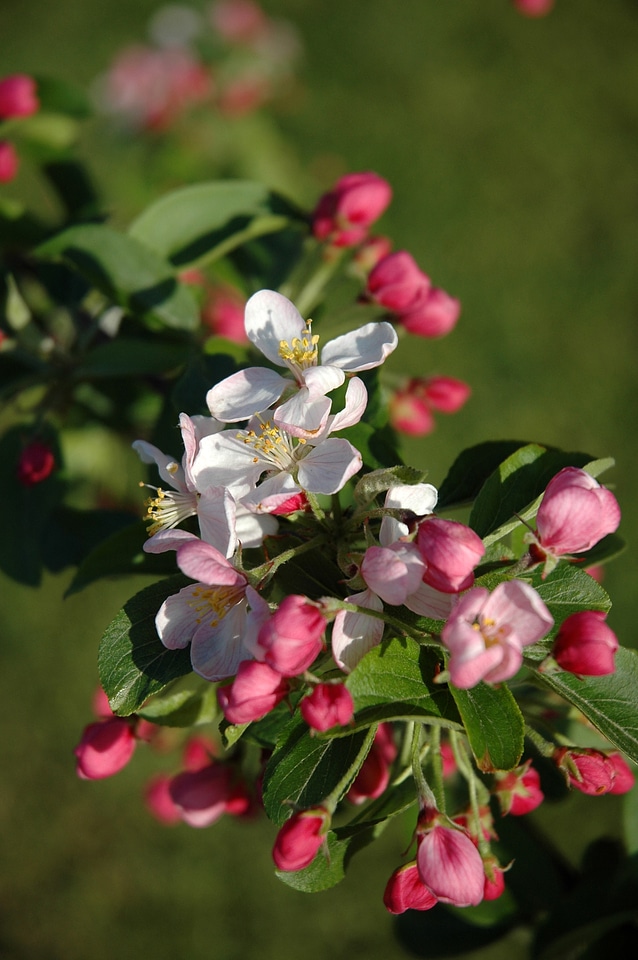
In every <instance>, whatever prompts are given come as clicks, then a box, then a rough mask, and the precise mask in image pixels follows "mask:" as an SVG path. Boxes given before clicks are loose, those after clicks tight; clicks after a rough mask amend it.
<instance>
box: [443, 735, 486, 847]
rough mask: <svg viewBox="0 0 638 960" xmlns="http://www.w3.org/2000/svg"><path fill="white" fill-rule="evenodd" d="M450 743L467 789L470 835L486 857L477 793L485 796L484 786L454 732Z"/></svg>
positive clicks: (479, 800) (479, 799)
mask: <svg viewBox="0 0 638 960" xmlns="http://www.w3.org/2000/svg"><path fill="white" fill-rule="evenodd" d="M450 743H451V744H452V751H453V753H454V759H455V760H456V764H457V766H458V768H459V772H460V773H461V775H462V776H463V777H464V779H465V781H466V782H467V788H468V792H469V795H470V808H471V810H472V819H473V820H474V830H473V831H472V833H473V834H474V836H475V837H476V838H477V840H478V847H479V851H480V852H481V854H483V855H485V856H487V855H488V854H489V852H490V845H489V842H488V841H487V840H486V839H485V837H484V836H483V827H482V824H481V797H480V796H479V793H482V794H486V790H485V787H484V785H483V784H482V783H481V782H480V780H479V779H478V778H477V776H476V774H475V772H474V769H473V767H472V765H471V764H470V762H469V760H468V758H467V753H466V752H465V745H464V743H463V742H462V741H461V739H460V737H459V734H458V733H457V732H456V730H451V731H450ZM484 800H485V802H486V803H487V801H488V797H484Z"/></svg>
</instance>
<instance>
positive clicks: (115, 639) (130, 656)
mask: <svg viewBox="0 0 638 960" xmlns="http://www.w3.org/2000/svg"><path fill="white" fill-rule="evenodd" d="M188 582H189V581H188V580H187V579H186V578H185V577H182V576H176V577H170V578H169V579H168V580H161V581H160V582H159V583H155V584H153V585H152V586H150V587H147V588H146V589H145V590H142V591H141V592H140V593H136V594H135V596H134V597H131V599H130V600H129V601H128V602H127V603H125V604H124V607H123V608H122V610H120V612H119V613H118V614H117V616H116V617H115V619H114V620H112V621H111V623H110V624H109V626H108V627H107V628H106V632H105V633H104V636H103V637H102V641H101V643H100V650H99V654H98V668H99V674H100V683H101V684H102V686H103V688H104V691H105V692H106V695H107V696H108V698H109V703H110V705H111V709H112V710H113V711H114V712H115V713H117V714H118V715H119V716H122V717H126V716H129V714H131V713H135V711H136V710H139V708H140V707H141V706H142V705H143V704H144V703H145V701H146V700H147V699H148V698H149V697H150V696H152V695H153V694H155V693H159V691H160V690H162V689H163V688H164V687H165V686H166V685H167V684H168V683H170V682H171V681H172V680H177V678H178V677H183V676H185V675H186V674H187V673H190V672H191V669H192V668H191V660H190V649H189V648H188V647H186V648H184V649H183V650H168V649H167V648H166V647H165V646H164V645H163V644H162V641H161V640H160V638H159V636H158V634H157V630H156V629H155V617H156V615H157V611H158V610H159V608H160V607H161V605H162V603H163V602H164V600H166V598H167V597H170V596H171V595H172V594H174V593H178V592H179V590H180V589H181V588H182V587H183V586H185V585H186V583H188Z"/></svg>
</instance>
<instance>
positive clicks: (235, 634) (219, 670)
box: [191, 600, 252, 681]
mask: <svg viewBox="0 0 638 960" xmlns="http://www.w3.org/2000/svg"><path fill="white" fill-rule="evenodd" d="M245 626H246V603H245V601H243V600H242V601H241V602H240V603H237V604H235V606H234V607H232V608H231V609H230V610H229V611H228V613H227V614H226V616H224V617H222V619H221V620H220V621H219V623H218V624H217V626H215V627H211V626H210V625H208V624H201V625H200V626H199V627H198V628H197V631H196V633H195V634H194V636H193V642H192V644H191V663H192V665H193V670H195V672H196V673H198V674H199V675H200V676H201V677H204V678H205V679H206V680H211V681H214V680H223V679H224V678H225V677H232V676H234V675H235V674H236V673H237V670H238V669H239V664H240V663H241V662H242V660H251V659H252V657H251V655H250V651H249V650H247V649H246V646H245V645H244V639H243V638H244V630H245Z"/></svg>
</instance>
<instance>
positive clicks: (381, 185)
mask: <svg viewBox="0 0 638 960" xmlns="http://www.w3.org/2000/svg"><path fill="white" fill-rule="evenodd" d="M391 199H392V189H391V187H390V184H389V183H388V182H387V180H384V179H383V178H382V177H379V176H378V175H377V174H376V173H370V172H366V173H349V174H346V176H344V177H341V179H340V180H338V181H337V183H336V184H335V185H334V187H333V188H332V190H330V191H329V192H328V193H324V195H323V196H322V197H321V198H320V200H319V203H318V204H317V207H316V208H315V211H314V213H313V215H312V232H313V233H314V235H315V237H316V238H317V240H324V241H325V240H327V241H329V242H330V243H332V244H333V245H334V246H336V247H352V246H356V245H357V244H358V243H361V241H362V240H364V239H365V237H366V235H367V232H368V228H369V227H370V226H371V225H372V224H373V223H374V222H375V220H377V219H378V218H379V217H380V216H381V214H382V213H383V212H384V211H385V209H386V207H387V206H388V204H389V203H390V200H391Z"/></svg>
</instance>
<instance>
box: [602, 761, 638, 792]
mask: <svg viewBox="0 0 638 960" xmlns="http://www.w3.org/2000/svg"><path fill="white" fill-rule="evenodd" d="M607 759H608V760H609V762H610V764H611V765H612V767H613V768H614V779H613V783H612V787H611V790H610V791H609V792H610V793H616V794H622V793H629V791H630V790H631V789H632V788H633V785H634V783H635V782H636V778H635V776H634V772H633V770H632V769H631V767H630V766H629V764H628V763H627V761H626V760H625V758H624V757H623V756H622V755H621V754H620V753H610V754H609V755H608V757H607Z"/></svg>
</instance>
